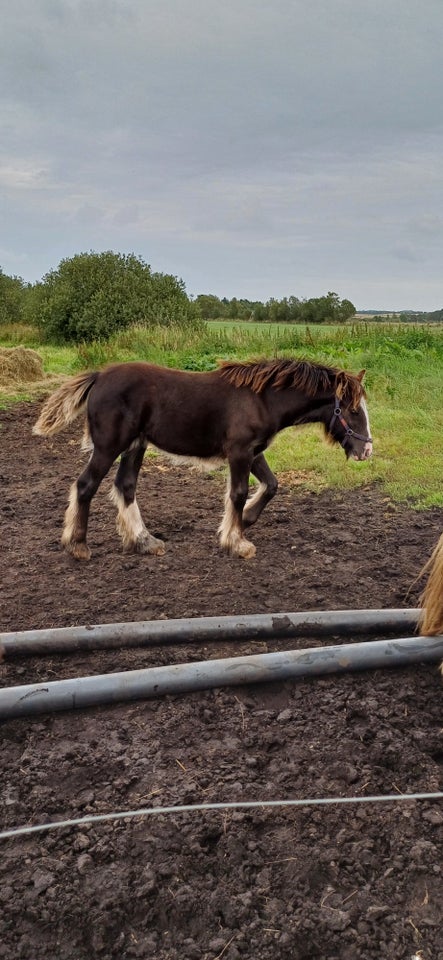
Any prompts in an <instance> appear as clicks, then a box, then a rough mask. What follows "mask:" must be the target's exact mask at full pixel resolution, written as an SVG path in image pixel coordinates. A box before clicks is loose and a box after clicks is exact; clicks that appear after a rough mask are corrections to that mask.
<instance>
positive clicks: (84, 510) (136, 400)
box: [34, 359, 372, 560]
mask: <svg viewBox="0 0 443 960" xmlns="http://www.w3.org/2000/svg"><path fill="white" fill-rule="evenodd" d="M363 374H364V371H361V373H360V374H358V375H353V374H351V373H347V372H345V371H343V370H338V369H336V368H333V367H326V366H321V365H320V364H317V363H309V362H308V361H306V360H288V359H274V360H260V361H249V362H247V363H233V362H226V363H222V364H221V365H220V367H219V368H218V369H217V370H213V371H211V372H209V373H189V372H184V371H181V370H171V369H168V368H165V367H157V366H153V365H152V364H149V363H122V364H116V365H114V366H110V367H107V368H105V369H104V370H102V371H101V372H94V373H81V374H79V375H78V376H76V377H74V378H73V379H71V380H69V381H67V382H66V383H65V384H64V385H63V386H62V387H60V389H59V390H57V392H56V393H55V394H53V396H51V397H49V399H48V400H47V401H46V402H45V404H44V406H43V409H42V412H41V414H40V417H39V419H38V421H37V423H36V424H35V427H34V433H36V434H40V435H43V436H47V435H50V434H53V433H57V432H58V431H59V430H61V429H62V428H63V427H64V426H66V425H67V424H69V423H71V422H72V421H73V420H74V419H75V418H76V417H77V416H78V415H79V414H80V413H81V412H82V411H83V410H84V409H86V408H87V417H88V425H87V428H86V445H87V448H88V449H90V450H92V453H91V458H90V460H89V463H88V465H87V467H86V469H85V470H84V471H83V473H82V474H81V475H80V477H79V478H78V480H77V481H76V482H75V483H74V484H73V486H72V488H71V495H70V501H69V506H68V509H67V511H66V516H65V526H64V531H63V536H62V543H63V544H64V546H65V547H66V549H67V550H68V551H69V552H70V553H71V554H72V555H73V556H74V557H76V558H77V559H81V560H88V559H89V557H90V551H89V548H88V546H87V544H86V533H87V526H88V516H89V508H90V503H91V499H92V497H93V496H94V494H95V493H96V491H97V489H98V487H99V485H100V483H101V481H102V480H103V478H104V476H105V475H106V474H107V473H108V470H109V469H110V468H111V466H112V464H113V463H114V461H115V460H116V459H117V457H119V456H120V463H119V466H118V470H117V474H116V477H115V482H114V486H113V490H112V493H111V498H112V500H113V501H114V503H115V505H116V507H117V511H118V516H117V529H118V532H119V533H120V536H121V538H122V541H123V545H124V547H125V548H126V549H130V550H133V551H137V552H139V553H151V554H162V553H164V544H163V542H162V541H161V540H157V539H155V537H153V536H152V535H151V534H150V533H149V532H148V530H147V529H146V527H145V525H144V523H143V520H142V518H141V515H140V511H139V508H138V505H137V501H136V497H135V491H136V484H137V477H138V473H139V470H140V467H141V465H142V462H143V457H144V453H145V450H146V447H147V445H148V443H151V444H153V445H154V446H155V447H158V448H159V449H160V450H163V451H165V452H167V453H170V454H175V455H176V456H177V455H178V456H183V457H187V458H189V457H194V458H197V459H200V460H201V459H203V460H205V461H209V463H211V462H214V463H218V464H219V463H220V462H223V461H225V462H227V463H228V466H229V480H228V487H227V493H226V501H225V512H224V515H223V519H222V521H221V525H220V528H219V534H220V543H221V546H222V547H224V548H225V549H226V550H228V551H229V552H230V553H232V554H235V555H236V556H238V557H242V558H244V559H249V558H251V557H253V556H254V554H255V547H254V545H253V544H252V543H251V542H250V541H249V540H247V539H246V538H245V536H244V529H245V528H246V527H249V526H251V524H253V523H255V521H256V520H257V519H258V517H259V516H260V514H261V512H262V510H263V508H264V507H265V506H266V504H267V503H268V502H269V500H271V499H272V497H273V496H275V493H276V491H277V480H276V478H275V476H274V474H273V473H272V472H271V470H270V468H269V466H268V464H267V462H266V460H265V457H264V455H263V451H264V450H265V449H266V447H267V446H268V445H269V443H270V442H271V440H272V438H273V437H274V436H275V434H276V433H278V432H279V431H280V430H283V429H284V428H285V427H289V426H291V425H298V424H304V423H313V422H319V423H322V424H323V425H324V428H325V432H326V436H327V438H328V439H329V440H330V441H332V442H333V443H340V444H341V445H342V447H343V448H344V451H345V453H346V456H347V457H352V458H353V459H355V460H367V459H368V458H369V457H370V456H371V453H372V440H371V437H370V429H369V419H368V412H367V407H366V403H365V399H364V397H365V391H364V389H363V386H362V378H363ZM250 473H252V474H253V476H254V477H256V479H257V480H258V481H259V485H258V488H257V490H256V491H255V492H254V494H253V495H252V496H251V497H250V499H249V500H248V499H247V498H248V485H249V475H250Z"/></svg>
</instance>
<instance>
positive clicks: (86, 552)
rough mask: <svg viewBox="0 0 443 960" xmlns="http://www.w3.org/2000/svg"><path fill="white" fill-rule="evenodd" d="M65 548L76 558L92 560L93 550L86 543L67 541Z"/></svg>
mask: <svg viewBox="0 0 443 960" xmlns="http://www.w3.org/2000/svg"><path fill="white" fill-rule="evenodd" d="M64 547H65V550H67V551H68V553H70V554H71V557H74V560H90V559H91V551H90V549H89V547H88V546H87V544H86V543H65V544H64Z"/></svg>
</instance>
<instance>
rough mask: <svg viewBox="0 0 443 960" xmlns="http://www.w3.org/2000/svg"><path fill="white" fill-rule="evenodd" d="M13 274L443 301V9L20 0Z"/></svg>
mask: <svg viewBox="0 0 443 960" xmlns="http://www.w3.org/2000/svg"><path fill="white" fill-rule="evenodd" d="M0 6H1V26H0V105H1V106H0V109H1V135H0V217H1V233H0V266H1V267H2V269H3V271H4V272H5V273H8V274H18V275H20V276H22V277H24V279H25V280H27V281H35V280H38V279H40V278H41V277H42V276H43V274H44V273H46V272H47V271H48V270H50V269H53V268H55V267H57V265H58V263H59V262H60V260H61V259H62V258H64V257H70V256H72V255H74V254H75V253H80V252H81V251H88V250H96V251H101V250H114V251H118V252H120V253H129V252H134V253H136V254H139V255H140V256H142V257H143V259H144V260H146V261H147V262H148V263H149V264H151V266H152V268H153V269H155V270H160V271H162V272H167V273H173V274H175V275H176V276H180V277H182V278H183V280H184V281H185V284H186V289H187V291H188V293H189V294H194V295H197V294H198V293H215V294H217V295H218V296H227V297H233V296H237V297H247V298H249V299H260V300H267V299H268V298H269V297H277V298H281V297H283V296H288V295H290V294H294V295H295V296H298V297H313V296H320V295H322V294H324V293H326V292H327V291H328V290H333V291H335V292H337V293H338V294H339V296H340V297H346V298H348V299H350V300H352V302H353V303H354V304H355V305H356V307H357V308H358V309H362V310H363V309H371V308H387V309H404V308H412V309H418V310H420V309H421V310H433V309H438V308H441V307H443V276H442V275H443V67H442V64H443V53H442V51H443V3H442V0H269V2H264V0H156V2H153V0H11V2H7V0H2V2H1V5H0Z"/></svg>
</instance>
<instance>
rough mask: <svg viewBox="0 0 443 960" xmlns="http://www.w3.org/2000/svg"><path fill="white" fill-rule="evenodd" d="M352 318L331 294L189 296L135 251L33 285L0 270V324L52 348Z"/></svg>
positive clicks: (83, 258)
mask: <svg viewBox="0 0 443 960" xmlns="http://www.w3.org/2000/svg"><path fill="white" fill-rule="evenodd" d="M437 314H438V315H439V316H438V317H437ZM442 314H443V311H437V312H436V314H432V315H426V314H423V315H421V319H425V318H426V317H427V316H428V317H429V319H431V318H432V319H433V320H434V319H435V320H437V319H441V315H442ZM353 316H355V307H354V305H353V304H352V303H351V302H350V300H340V298H339V297H338V295H337V294H336V293H333V292H331V291H330V292H329V293H327V294H326V295H325V296H323V297H314V298H312V299H309V300H303V299H299V298H298V297H295V296H290V297H283V298H282V299H281V300H277V299H274V298H272V299H270V300H268V301H267V302H266V303H262V302H261V301H259V300H257V301H251V300H246V299H237V298H236V297H233V298H232V299H228V298H226V297H223V298H219V297H216V296H214V295H212V294H199V295H198V296H197V297H196V298H195V299H193V298H192V297H189V296H188V295H187V293H186V289H185V284H184V282H183V280H180V279H179V278H178V277H175V276H173V275H171V274H166V273H158V272H154V271H152V270H151V267H150V266H149V264H147V263H145V261H144V260H143V259H142V258H141V257H139V256H136V255H135V254H134V253H130V254H120V253H114V252H113V251H110V250H108V251H105V252H102V253H95V252H93V251H91V252H89V253H79V254H76V255H75V256H73V257H70V258H66V259H64V260H61V262H60V263H59V265H58V267H57V268H56V269H55V270H50V271H49V272H48V273H47V274H45V276H44V277H43V278H42V279H41V280H40V281H38V282H37V283H34V284H29V283H25V281H24V280H23V279H22V278H21V277H17V276H8V275H7V274H5V273H4V272H3V271H2V269H1V268H0V325H1V324H3V325H4V324H18V323H25V324H33V325H35V326H36V327H37V328H38V331H39V335H40V336H41V337H42V338H43V339H46V340H48V341H52V342H59V343H63V342H65V343H66V342H80V341H91V340H106V339H108V338H109V337H110V336H112V334H114V333H115V332H117V331H118V330H122V329H125V328H126V327H129V326H131V325H133V324H145V325H148V326H151V325H154V324H163V325H173V324H176V325H179V326H182V327H183V326H192V327H194V328H195V327H198V326H199V324H202V323H203V322H205V321H207V320H214V319H217V320H220V319H221V320H234V321H235V320H239V321H240V320H241V321H255V322H263V323H264V322H273V323H303V324H314V323H343V322H345V321H346V320H350V319H351V318H352V317H353ZM401 319H403V317H402V318H401ZM405 319H406V318H405ZM415 319H417V315H415Z"/></svg>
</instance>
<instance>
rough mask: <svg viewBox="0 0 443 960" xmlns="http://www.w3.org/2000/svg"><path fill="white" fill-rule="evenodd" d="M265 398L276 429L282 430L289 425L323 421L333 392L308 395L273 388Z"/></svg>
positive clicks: (297, 391)
mask: <svg viewBox="0 0 443 960" xmlns="http://www.w3.org/2000/svg"><path fill="white" fill-rule="evenodd" d="M267 400H268V409H269V412H270V414H271V415H272V416H273V417H274V418H275V421H276V427H277V430H282V429H283V428H284V427H289V426H291V425H297V424H302V423H319V422H324V421H325V418H326V417H327V415H328V408H329V406H330V404H331V402H332V400H333V394H331V396H325V395H324V394H322V395H320V396H317V397H308V396H307V395H306V394H304V393H302V391H299V390H273V391H272V392H271V391H270V392H269V394H268V398H267Z"/></svg>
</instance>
